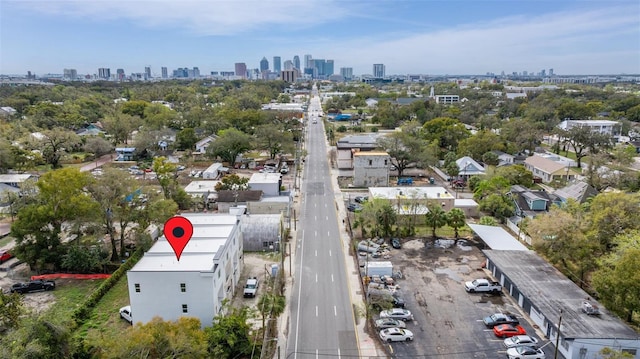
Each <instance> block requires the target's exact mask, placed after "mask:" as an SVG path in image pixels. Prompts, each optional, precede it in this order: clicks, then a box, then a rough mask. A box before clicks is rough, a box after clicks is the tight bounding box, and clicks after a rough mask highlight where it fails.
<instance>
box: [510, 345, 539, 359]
mask: <svg viewBox="0 0 640 359" xmlns="http://www.w3.org/2000/svg"><path fill="white" fill-rule="evenodd" d="M507 358H509V359H545V358H546V356H545V355H544V352H543V351H542V349H538V348H534V347H528V346H521V347H514V348H509V349H507Z"/></svg>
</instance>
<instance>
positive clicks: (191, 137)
mask: <svg viewBox="0 0 640 359" xmlns="http://www.w3.org/2000/svg"><path fill="white" fill-rule="evenodd" d="M196 142H198V138H197V137H196V131H195V130H194V129H193V128H184V129H182V130H181V131H180V132H178V133H177V134H176V146H177V147H178V149H180V150H192V149H193V148H194V146H195V144H196Z"/></svg>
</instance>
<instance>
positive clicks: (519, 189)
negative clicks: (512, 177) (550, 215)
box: [509, 185, 560, 218]
mask: <svg viewBox="0 0 640 359" xmlns="http://www.w3.org/2000/svg"><path fill="white" fill-rule="evenodd" d="M509 194H510V195H511V199H512V200H513V203H514V204H515V206H516V216H518V217H521V218H522V217H529V218H534V217H535V216H537V215H538V214H540V213H546V212H547V211H549V208H550V207H551V205H552V204H560V200H558V198H557V197H556V196H555V195H553V194H550V193H548V192H547V191H545V190H531V189H529V188H525V187H523V186H520V185H515V186H511V190H510V191H509Z"/></svg>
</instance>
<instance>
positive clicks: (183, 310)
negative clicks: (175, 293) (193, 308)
mask: <svg viewBox="0 0 640 359" xmlns="http://www.w3.org/2000/svg"><path fill="white" fill-rule="evenodd" d="M182 313H189V308H188V307H187V305H186V304H183V305H182Z"/></svg>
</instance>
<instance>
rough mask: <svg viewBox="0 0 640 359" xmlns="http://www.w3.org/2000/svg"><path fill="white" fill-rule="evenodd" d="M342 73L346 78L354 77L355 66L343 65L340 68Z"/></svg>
mask: <svg viewBox="0 0 640 359" xmlns="http://www.w3.org/2000/svg"><path fill="white" fill-rule="evenodd" d="M340 75H342V77H344V79H345V80H352V79H353V67H341V68H340Z"/></svg>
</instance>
